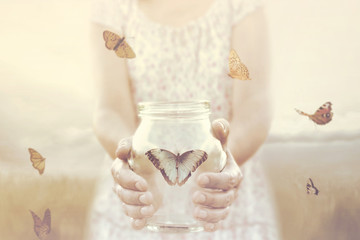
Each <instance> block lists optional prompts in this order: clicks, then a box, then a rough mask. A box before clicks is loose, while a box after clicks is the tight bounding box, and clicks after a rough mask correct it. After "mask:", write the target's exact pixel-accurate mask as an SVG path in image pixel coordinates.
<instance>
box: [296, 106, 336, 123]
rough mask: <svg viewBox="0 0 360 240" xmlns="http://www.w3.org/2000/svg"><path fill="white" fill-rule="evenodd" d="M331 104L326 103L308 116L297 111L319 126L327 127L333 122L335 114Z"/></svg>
mask: <svg viewBox="0 0 360 240" xmlns="http://www.w3.org/2000/svg"><path fill="white" fill-rule="evenodd" d="M331 105H332V104H331V102H326V103H324V104H323V105H322V106H321V107H320V108H319V109H318V110H316V112H315V113H314V114H308V113H305V112H303V111H300V110H298V109H295V111H296V112H298V113H299V114H301V115H304V116H308V117H309V118H310V119H311V120H312V121H313V122H315V123H316V124H319V125H325V124H327V123H328V122H330V121H331V119H332V117H333V115H334V114H333V113H332V112H331Z"/></svg>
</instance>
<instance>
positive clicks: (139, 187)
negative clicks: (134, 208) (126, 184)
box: [135, 181, 146, 191]
mask: <svg viewBox="0 0 360 240" xmlns="http://www.w3.org/2000/svg"><path fill="white" fill-rule="evenodd" d="M135 187H136V189H137V190H139V191H145V190H146V186H145V183H143V182H142V181H138V182H136V183H135Z"/></svg>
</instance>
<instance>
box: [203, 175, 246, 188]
mask: <svg viewBox="0 0 360 240" xmlns="http://www.w3.org/2000/svg"><path fill="white" fill-rule="evenodd" d="M241 179H242V174H241V172H240V171H233V172H226V171H223V172H220V173H213V172H206V173H202V174H201V175H200V176H199V177H198V184H199V186H200V187H203V188H210V189H219V190H223V191H228V190H230V189H232V188H236V187H237V186H238V185H239V184H240V182H241Z"/></svg>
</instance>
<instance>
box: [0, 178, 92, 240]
mask: <svg viewBox="0 0 360 240" xmlns="http://www.w3.org/2000/svg"><path fill="white" fill-rule="evenodd" d="M9 176H10V175H8V177H4V176H2V177H0V189H1V195H2V196H1V201H0V212H1V217H0V239H3V240H11V239H34V240H35V239H38V238H37V236H36V235H35V232H34V230H33V219H32V216H31V214H30V212H29V210H32V211H33V212H35V213H36V214H37V215H38V216H39V217H40V218H43V215H44V212H45V209H46V208H49V209H50V210H51V221H52V222H51V225H52V226H51V227H52V230H51V235H50V239H52V240H57V239H76V240H79V239H84V235H85V226H86V219H87V211H88V208H89V206H90V204H91V202H92V197H93V193H94V187H95V180H96V179H95V178H93V179H85V178H69V177H52V176H38V177H34V176H24V175H20V174H17V175H15V174H14V175H12V176H11V177H9Z"/></svg>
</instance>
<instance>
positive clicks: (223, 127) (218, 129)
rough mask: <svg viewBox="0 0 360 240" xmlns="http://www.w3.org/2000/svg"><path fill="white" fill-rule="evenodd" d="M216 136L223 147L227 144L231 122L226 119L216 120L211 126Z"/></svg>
mask: <svg viewBox="0 0 360 240" xmlns="http://www.w3.org/2000/svg"><path fill="white" fill-rule="evenodd" d="M211 126H212V130H213V134H214V136H215V137H216V138H217V139H219V141H220V142H221V144H222V145H224V144H226V141H227V137H228V135H229V130H230V127H229V122H228V121H227V120H226V119H223V118H221V119H217V120H214V121H213V122H212V124H211Z"/></svg>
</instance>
